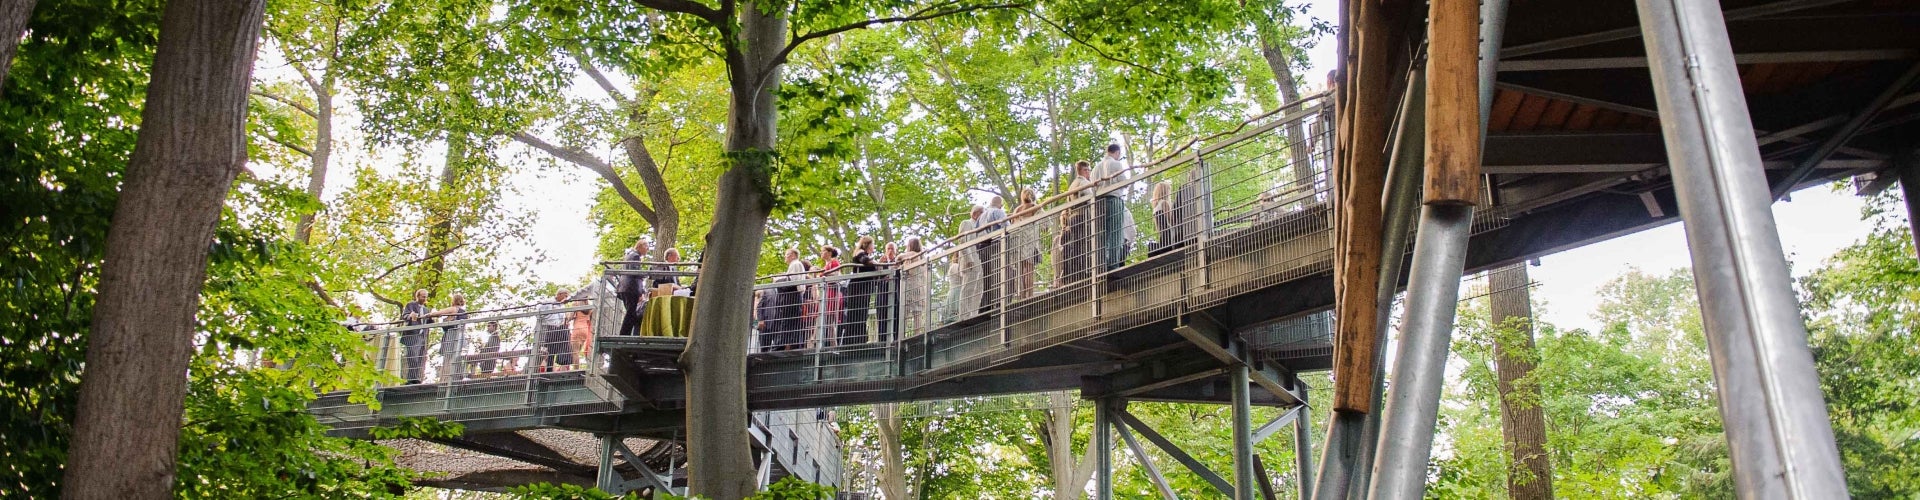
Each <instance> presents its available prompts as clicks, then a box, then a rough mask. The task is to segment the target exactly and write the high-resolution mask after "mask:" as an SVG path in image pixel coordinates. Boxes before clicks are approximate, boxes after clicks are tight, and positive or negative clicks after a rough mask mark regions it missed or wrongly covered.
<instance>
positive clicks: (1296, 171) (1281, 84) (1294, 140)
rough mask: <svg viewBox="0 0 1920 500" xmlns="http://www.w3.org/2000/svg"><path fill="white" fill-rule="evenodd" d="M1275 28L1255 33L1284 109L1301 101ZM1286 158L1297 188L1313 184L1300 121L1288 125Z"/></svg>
mask: <svg viewBox="0 0 1920 500" xmlns="http://www.w3.org/2000/svg"><path fill="white" fill-rule="evenodd" d="M1277 29H1278V27H1275V26H1256V27H1255V29H1254V32H1255V33H1258V34H1259V36H1260V57H1261V58H1262V59H1266V61H1267V69H1270V70H1273V83H1274V86H1275V87H1277V88H1279V90H1280V106H1281V107H1285V106H1287V105H1289V104H1293V103H1296V102H1299V101H1300V86H1299V85H1300V84H1299V81H1298V80H1296V79H1295V78H1294V77H1293V65H1292V64H1291V63H1289V62H1288V61H1287V53H1286V46H1284V45H1283V44H1284V43H1285V41H1284V40H1279V39H1278V33H1276V32H1275V31H1276V30H1277ZM1286 134H1287V156H1288V160H1289V161H1290V162H1291V163H1292V167H1291V168H1292V170H1293V182H1294V183H1295V185H1296V186H1307V185H1310V184H1311V183H1312V182H1313V168H1312V167H1313V162H1312V161H1310V160H1311V157H1312V153H1313V147H1312V146H1311V145H1309V144H1308V143H1307V134H1306V133H1305V132H1303V131H1302V130H1301V129H1300V122H1299V121H1293V122H1288V123H1287V126H1286Z"/></svg>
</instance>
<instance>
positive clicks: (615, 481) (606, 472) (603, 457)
mask: <svg viewBox="0 0 1920 500" xmlns="http://www.w3.org/2000/svg"><path fill="white" fill-rule="evenodd" d="M619 442H620V437H619V436H615V435H613V434H601V435H600V467H599V469H597V470H596V471H595V473H594V479H593V487H595V488H599V489H600V491H614V490H616V489H619V488H620V483H621V482H622V481H623V479H622V478H621V477H620V473H619V472H616V471H614V470H613V455H614V454H615V453H618V452H617V451H614V447H615V446H616V445H618V444H619Z"/></svg>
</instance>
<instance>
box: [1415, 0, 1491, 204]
mask: <svg viewBox="0 0 1920 500" xmlns="http://www.w3.org/2000/svg"><path fill="white" fill-rule="evenodd" d="M1429 5H1430V7H1429V10H1428V15H1427V19H1428V20H1429V23H1430V24H1429V26H1430V27H1431V30H1430V31H1429V32H1428V35H1427V172H1426V173H1427V179H1426V190H1425V192H1424V194H1423V196H1424V197H1425V201H1426V203H1427V204H1428V205H1474V204H1477V203H1478V202H1479V201H1480V2H1477V1H1474V0H1433V2H1432V3H1431V4H1429Z"/></svg>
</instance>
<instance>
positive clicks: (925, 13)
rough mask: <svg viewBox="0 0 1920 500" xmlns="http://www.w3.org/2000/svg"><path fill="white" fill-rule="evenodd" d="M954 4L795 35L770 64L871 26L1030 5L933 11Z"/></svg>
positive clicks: (1013, 4) (775, 63)
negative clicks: (802, 46) (815, 43)
mask: <svg viewBox="0 0 1920 500" xmlns="http://www.w3.org/2000/svg"><path fill="white" fill-rule="evenodd" d="M954 3H958V2H947V3H943V4H940V5H933V6H928V7H927V8H924V9H920V10H918V11H914V13H912V14H908V15H905V16H894V17H880V18H874V19H868V20H864V21H860V22H856V23H851V24H845V25H840V26H835V27H832V28H827V29H824V30H820V31H815V32H811V33H807V34H805V35H795V36H794V37H793V39H792V40H789V41H788V42H787V46H786V47H784V48H781V49H780V53H779V54H776V55H774V56H773V59H772V64H774V65H779V64H781V63H784V62H786V61H787V55H788V54H791V53H793V49H795V48H798V47H800V44H802V43H806V42H807V41H808V40H814V39H818V38H825V37H829V36H833V35H837V34H840V33H845V32H848V31H853V30H857V29H861V28H867V27H872V26H875V25H881V24H894V23H906V22H913V21H925V20H929V19H938V18H942V17H947V16H951V15H955V14H965V13H968V12H973V11H978V10H997V9H1025V8H1026V7H1027V6H1028V5H1031V3H1030V2H1019V3H1001V4H988V5H969V6H966V7H957V8H952V9H946V10H938V11H935V10H934V9H937V8H939V7H940V6H945V5H952V4H954Z"/></svg>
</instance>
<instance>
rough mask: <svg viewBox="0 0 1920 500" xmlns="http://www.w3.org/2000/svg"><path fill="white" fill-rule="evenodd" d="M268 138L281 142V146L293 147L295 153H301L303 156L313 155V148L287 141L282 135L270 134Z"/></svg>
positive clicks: (309, 156) (274, 141)
mask: <svg viewBox="0 0 1920 500" xmlns="http://www.w3.org/2000/svg"><path fill="white" fill-rule="evenodd" d="M267 140H270V141H273V143H274V144H279V145H280V147H283V148H287V149H291V150H293V152H295V153H300V155H301V156H305V157H308V158H312V157H313V150H311V149H307V148H306V147H304V146H301V145H299V144H294V143H291V142H287V141H286V140H285V139H281V138H280V136H276V135H268V136H267Z"/></svg>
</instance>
